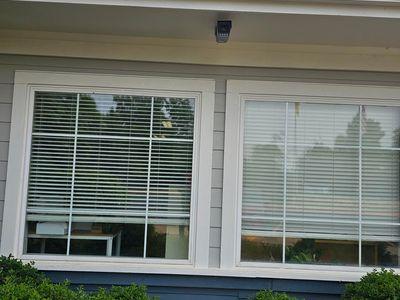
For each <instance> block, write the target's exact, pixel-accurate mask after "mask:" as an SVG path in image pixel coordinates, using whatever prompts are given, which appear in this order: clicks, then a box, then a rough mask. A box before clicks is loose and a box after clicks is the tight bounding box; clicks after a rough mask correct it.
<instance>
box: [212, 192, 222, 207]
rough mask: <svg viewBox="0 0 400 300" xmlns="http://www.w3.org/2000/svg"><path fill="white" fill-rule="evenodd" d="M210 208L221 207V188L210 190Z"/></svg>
mask: <svg viewBox="0 0 400 300" xmlns="http://www.w3.org/2000/svg"><path fill="white" fill-rule="evenodd" d="M211 207H218V208H221V207H222V188H212V189H211Z"/></svg>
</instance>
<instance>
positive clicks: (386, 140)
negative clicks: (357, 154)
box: [361, 105, 400, 148]
mask: <svg viewBox="0 0 400 300" xmlns="http://www.w3.org/2000/svg"><path fill="white" fill-rule="evenodd" d="M361 126H362V127H361V128H362V131H363V138H362V139H363V146H366V147H395V148H398V147H400V138H399V133H400V107H382V106H368V105H367V106H363V107H362V115H361Z"/></svg>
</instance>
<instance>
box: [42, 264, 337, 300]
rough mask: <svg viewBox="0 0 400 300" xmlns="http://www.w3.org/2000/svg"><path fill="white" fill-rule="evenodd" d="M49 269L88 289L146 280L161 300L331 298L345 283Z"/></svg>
mask: <svg viewBox="0 0 400 300" xmlns="http://www.w3.org/2000/svg"><path fill="white" fill-rule="evenodd" d="M46 273H47V275H49V276H50V278H51V279H52V280H53V281H54V282H60V281H63V280H65V279H68V280H69V281H71V283H72V285H74V286H75V285H83V286H85V288H86V289H88V290H94V289H96V288H97V287H99V286H101V287H109V286H111V285H129V284H130V283H132V282H134V283H137V284H139V285H140V284H144V285H146V286H147V287H148V291H149V293H150V294H151V295H155V296H159V298H160V299H161V300H186V299H190V300H198V299H210V300H237V299H248V298H249V296H251V295H253V294H254V293H255V292H256V291H258V290H261V289H272V290H274V291H281V292H287V293H288V294H291V295H292V296H296V297H298V298H300V299H306V300H314V299H315V300H317V299H318V300H319V299H326V300H330V299H340V294H341V293H342V291H343V287H344V284H343V283H340V282H328V281H311V280H286V279H265V278H238V277H216V276H187V275H152V274H122V273H96V272H59V271H48V272H46Z"/></svg>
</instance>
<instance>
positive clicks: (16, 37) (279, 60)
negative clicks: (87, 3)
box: [0, 30, 400, 72]
mask: <svg viewBox="0 0 400 300" xmlns="http://www.w3.org/2000/svg"><path fill="white" fill-rule="evenodd" d="M0 53H3V54H21V55H42V56H44V55H45V56H57V57H60V56H61V57H76V58H91V59H92V58H97V59H117V60H135V61H148V62H169V63H188V64H205V65H224V66H247V67H273V68H305V69H329V70H362V71H388V72H398V71H399V70H400V49H396V48H378V47H346V46H321V45H302V44H270V43H238V42H230V43H227V44H224V45H220V44H216V43H215V42H214V41H200V40H183V39H162V38H139V37H127V36H111V35H96V34H75V33H55V32H37V31H19V30H0Z"/></svg>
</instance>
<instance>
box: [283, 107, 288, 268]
mask: <svg viewBox="0 0 400 300" xmlns="http://www.w3.org/2000/svg"><path fill="white" fill-rule="evenodd" d="M288 113H289V102H286V108H285V145H284V158H283V160H284V169H283V228H282V231H283V232H282V238H283V241H282V262H283V263H285V256H286V197H287V146H288V142H287V140H288V137H287V136H288Z"/></svg>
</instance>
